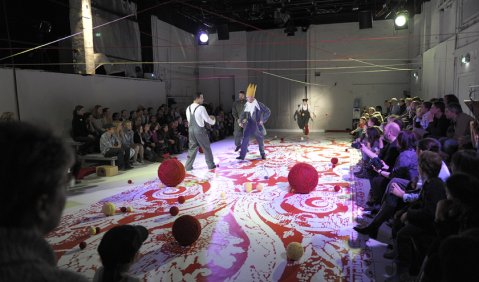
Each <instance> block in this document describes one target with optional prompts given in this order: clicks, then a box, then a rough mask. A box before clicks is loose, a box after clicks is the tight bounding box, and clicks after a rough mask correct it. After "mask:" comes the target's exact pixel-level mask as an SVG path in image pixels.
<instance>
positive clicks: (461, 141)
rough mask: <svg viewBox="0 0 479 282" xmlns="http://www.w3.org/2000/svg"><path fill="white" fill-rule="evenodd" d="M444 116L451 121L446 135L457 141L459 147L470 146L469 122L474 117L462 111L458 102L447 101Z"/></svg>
mask: <svg viewBox="0 0 479 282" xmlns="http://www.w3.org/2000/svg"><path fill="white" fill-rule="evenodd" d="M446 117H447V118H448V119H449V120H450V121H451V125H450V126H449V129H448V136H447V137H448V138H450V139H453V140H454V141H455V142H457V144H458V146H459V148H471V147H472V144H471V136H470V134H471V132H470V122H471V121H473V120H474V118H473V117H471V116H470V115H468V114H465V113H463V112H462V107H461V105H460V104H458V103H449V104H448V105H447V106H446ZM445 149H446V148H445Z"/></svg>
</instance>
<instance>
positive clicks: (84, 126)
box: [72, 105, 98, 154]
mask: <svg viewBox="0 0 479 282" xmlns="http://www.w3.org/2000/svg"><path fill="white" fill-rule="evenodd" d="M84 114H85V108H84V107H83V106H82V105H77V106H75V109H74V110H73V119H72V138H73V140H75V141H77V142H82V143H84V144H82V145H81V146H80V152H79V153H80V154H88V153H93V152H94V151H95V146H96V142H98V141H97V140H98V139H96V138H95V136H93V134H91V132H90V131H89V129H88V125H89V121H88V120H87V119H86V118H85V116H84Z"/></svg>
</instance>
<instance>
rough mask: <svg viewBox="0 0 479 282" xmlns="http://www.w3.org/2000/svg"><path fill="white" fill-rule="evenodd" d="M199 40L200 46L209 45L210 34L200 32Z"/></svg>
mask: <svg viewBox="0 0 479 282" xmlns="http://www.w3.org/2000/svg"><path fill="white" fill-rule="evenodd" d="M197 38H198V45H208V42H209V40H210V38H209V36H208V32H207V31H204V30H200V31H199V32H198V34H197Z"/></svg>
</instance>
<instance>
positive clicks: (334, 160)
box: [331, 158, 339, 165]
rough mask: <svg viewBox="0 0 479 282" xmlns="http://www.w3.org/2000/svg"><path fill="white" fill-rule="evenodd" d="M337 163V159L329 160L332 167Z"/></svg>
mask: <svg viewBox="0 0 479 282" xmlns="http://www.w3.org/2000/svg"><path fill="white" fill-rule="evenodd" d="M338 161H339V160H338V158H332V159H331V163H332V164H333V165H335V164H337V163H338Z"/></svg>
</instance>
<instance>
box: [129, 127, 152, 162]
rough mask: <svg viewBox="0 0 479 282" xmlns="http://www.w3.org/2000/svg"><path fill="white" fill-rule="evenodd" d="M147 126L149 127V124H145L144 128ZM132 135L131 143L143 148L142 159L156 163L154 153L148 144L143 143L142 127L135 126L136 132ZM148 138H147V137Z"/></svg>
mask: <svg viewBox="0 0 479 282" xmlns="http://www.w3.org/2000/svg"><path fill="white" fill-rule="evenodd" d="M147 125H148V127H149V126H150V125H149V124H145V127H146V126H147ZM134 132H135V133H134V135H133V141H134V142H135V144H138V145H141V146H142V147H143V156H144V159H146V160H148V161H150V162H156V159H157V157H156V153H155V151H154V150H153V149H152V148H151V147H150V146H149V145H148V143H147V142H146V141H145V139H144V138H143V136H144V134H143V133H144V132H143V126H141V125H140V126H137V128H136V130H135V131H134ZM148 138H149V136H148Z"/></svg>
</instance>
